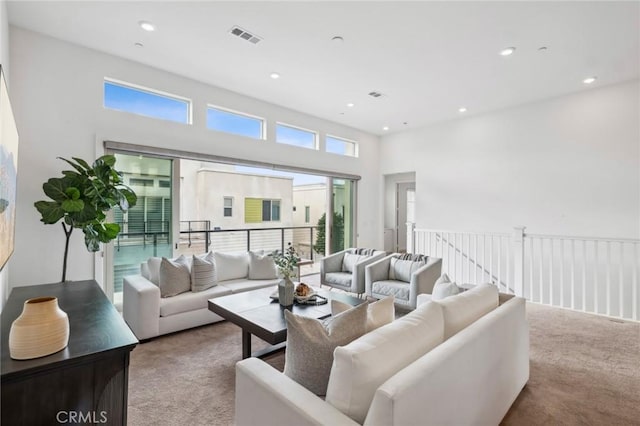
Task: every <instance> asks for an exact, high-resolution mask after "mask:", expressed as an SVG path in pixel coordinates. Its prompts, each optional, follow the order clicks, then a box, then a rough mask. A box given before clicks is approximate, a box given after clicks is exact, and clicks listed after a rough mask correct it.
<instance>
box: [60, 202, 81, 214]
mask: <svg viewBox="0 0 640 426" xmlns="http://www.w3.org/2000/svg"><path fill="white" fill-rule="evenodd" d="M61 207H62V210H64V211H65V212H67V213H75V212H80V211H82V210H83V209H84V201H82V200H64V201H63V202H62V205H61Z"/></svg>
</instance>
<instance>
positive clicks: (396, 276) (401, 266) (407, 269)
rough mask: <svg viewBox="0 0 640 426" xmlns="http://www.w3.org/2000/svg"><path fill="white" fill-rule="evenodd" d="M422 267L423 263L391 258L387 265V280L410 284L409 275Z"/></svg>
mask: <svg viewBox="0 0 640 426" xmlns="http://www.w3.org/2000/svg"><path fill="white" fill-rule="evenodd" d="M424 265H426V263H425V262H424V261H419V262H414V261H412V260H400V259H397V258H395V257H392V258H391V264H390V265H389V279H390V280H398V281H404V282H407V283H408V282H411V274H413V273H414V272H415V271H417V270H418V268H421V267H423V266H424Z"/></svg>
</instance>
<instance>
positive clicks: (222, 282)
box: [122, 252, 280, 340]
mask: <svg viewBox="0 0 640 426" xmlns="http://www.w3.org/2000/svg"><path fill="white" fill-rule="evenodd" d="M214 259H215V273H216V276H217V277H218V278H219V280H217V284H216V285H215V286H214V287H211V288H208V289H206V290H203V291H199V292H193V291H187V292H184V293H181V294H178V295H176V296H172V297H164V298H163V297H160V288H159V286H158V278H157V277H158V275H159V268H160V260H159V258H151V259H149V260H148V261H147V262H144V263H143V264H142V265H141V266H140V274H139V275H131V276H127V277H124V280H123V293H124V294H123V305H122V313H123V317H124V320H125V321H126V323H127V324H128V325H129V327H130V328H131V330H132V331H133V333H134V334H135V335H136V337H137V338H138V339H139V340H145V339H150V338H152V337H156V336H159V335H162V334H167V333H172V332H175V331H180V330H185V329H188V328H192V327H197V326H200V325H204V324H209V323H213V322H217V321H222V320H223V318H222V317H220V316H218V315H216V314H214V313H213V312H211V311H210V310H209V309H208V305H207V300H209V299H212V298H214V297H220V296H225V295H228V294H232V293H239V292H243V291H248V290H254V289H258V288H263V287H270V286H275V285H276V284H278V282H279V281H280V280H279V279H278V278H269V279H251V278H250V276H251V273H250V266H251V265H250V256H249V253H248V252H245V253H233V254H228V253H224V254H223V253H214ZM273 268H274V271H275V264H274V266H273ZM274 276H275V272H274Z"/></svg>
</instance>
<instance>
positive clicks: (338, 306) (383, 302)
mask: <svg viewBox="0 0 640 426" xmlns="http://www.w3.org/2000/svg"><path fill="white" fill-rule="evenodd" d="M393 300H394V298H393V296H389V297H385V298H384V299H380V300H378V301H376V302H373V303H369V304H368V306H367V333H368V332H370V331H373V330H375V329H376V328H379V327H382V326H383V325H385V324H389V323H390V322H391V321H393V320H394V319H395V314H396V312H395V311H396V309H395V305H394V303H393ZM351 308H353V306H351V305H349V304H348V303H343V302H340V301H338V300H335V299H331V315H334V316H335V315H338V314H339V313H341V312H344V311H347V310H349V309H351Z"/></svg>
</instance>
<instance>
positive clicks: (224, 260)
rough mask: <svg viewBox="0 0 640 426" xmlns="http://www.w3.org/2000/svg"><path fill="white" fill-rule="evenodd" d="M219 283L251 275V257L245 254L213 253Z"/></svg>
mask: <svg viewBox="0 0 640 426" xmlns="http://www.w3.org/2000/svg"><path fill="white" fill-rule="evenodd" d="M213 258H214V259H215V263H216V275H217V278H218V281H227V280H235V279H237V278H246V277H247V275H249V255H248V254H247V253H246V252H245V253H220V252H215V253H213Z"/></svg>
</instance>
